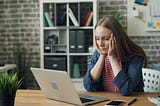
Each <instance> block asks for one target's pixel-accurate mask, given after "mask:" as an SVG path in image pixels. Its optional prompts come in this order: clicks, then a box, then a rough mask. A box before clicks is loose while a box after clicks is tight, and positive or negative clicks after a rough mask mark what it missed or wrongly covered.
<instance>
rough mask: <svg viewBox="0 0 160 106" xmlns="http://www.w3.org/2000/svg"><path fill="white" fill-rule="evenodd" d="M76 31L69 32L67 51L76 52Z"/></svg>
mask: <svg viewBox="0 0 160 106" xmlns="http://www.w3.org/2000/svg"><path fill="white" fill-rule="evenodd" d="M76 42H77V41H76V31H73V30H71V31H70V32H69V52H70V53H76Z"/></svg>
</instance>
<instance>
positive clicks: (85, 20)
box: [82, 11, 91, 26]
mask: <svg viewBox="0 0 160 106" xmlns="http://www.w3.org/2000/svg"><path fill="white" fill-rule="evenodd" d="M90 14H91V12H90V11H88V12H87V13H86V14H85V16H84V18H83V22H82V26H85V25H86V22H87V20H88V18H89V16H90Z"/></svg>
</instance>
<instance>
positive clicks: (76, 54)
mask: <svg viewBox="0 0 160 106" xmlns="http://www.w3.org/2000/svg"><path fill="white" fill-rule="evenodd" d="M92 54H93V53H69V55H70V56H90V55H92Z"/></svg>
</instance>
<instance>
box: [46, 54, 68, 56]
mask: <svg viewBox="0 0 160 106" xmlns="http://www.w3.org/2000/svg"><path fill="white" fill-rule="evenodd" d="M44 55H45V56H52V55H54V56H66V55H67V53H44Z"/></svg>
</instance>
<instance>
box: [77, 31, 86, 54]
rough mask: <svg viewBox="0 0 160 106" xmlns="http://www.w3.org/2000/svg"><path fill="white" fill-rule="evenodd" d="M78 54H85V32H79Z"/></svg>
mask: <svg viewBox="0 0 160 106" xmlns="http://www.w3.org/2000/svg"><path fill="white" fill-rule="evenodd" d="M76 38H77V52H78V53H84V50H85V48H84V31H82V30H78V31H77V36H76Z"/></svg>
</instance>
